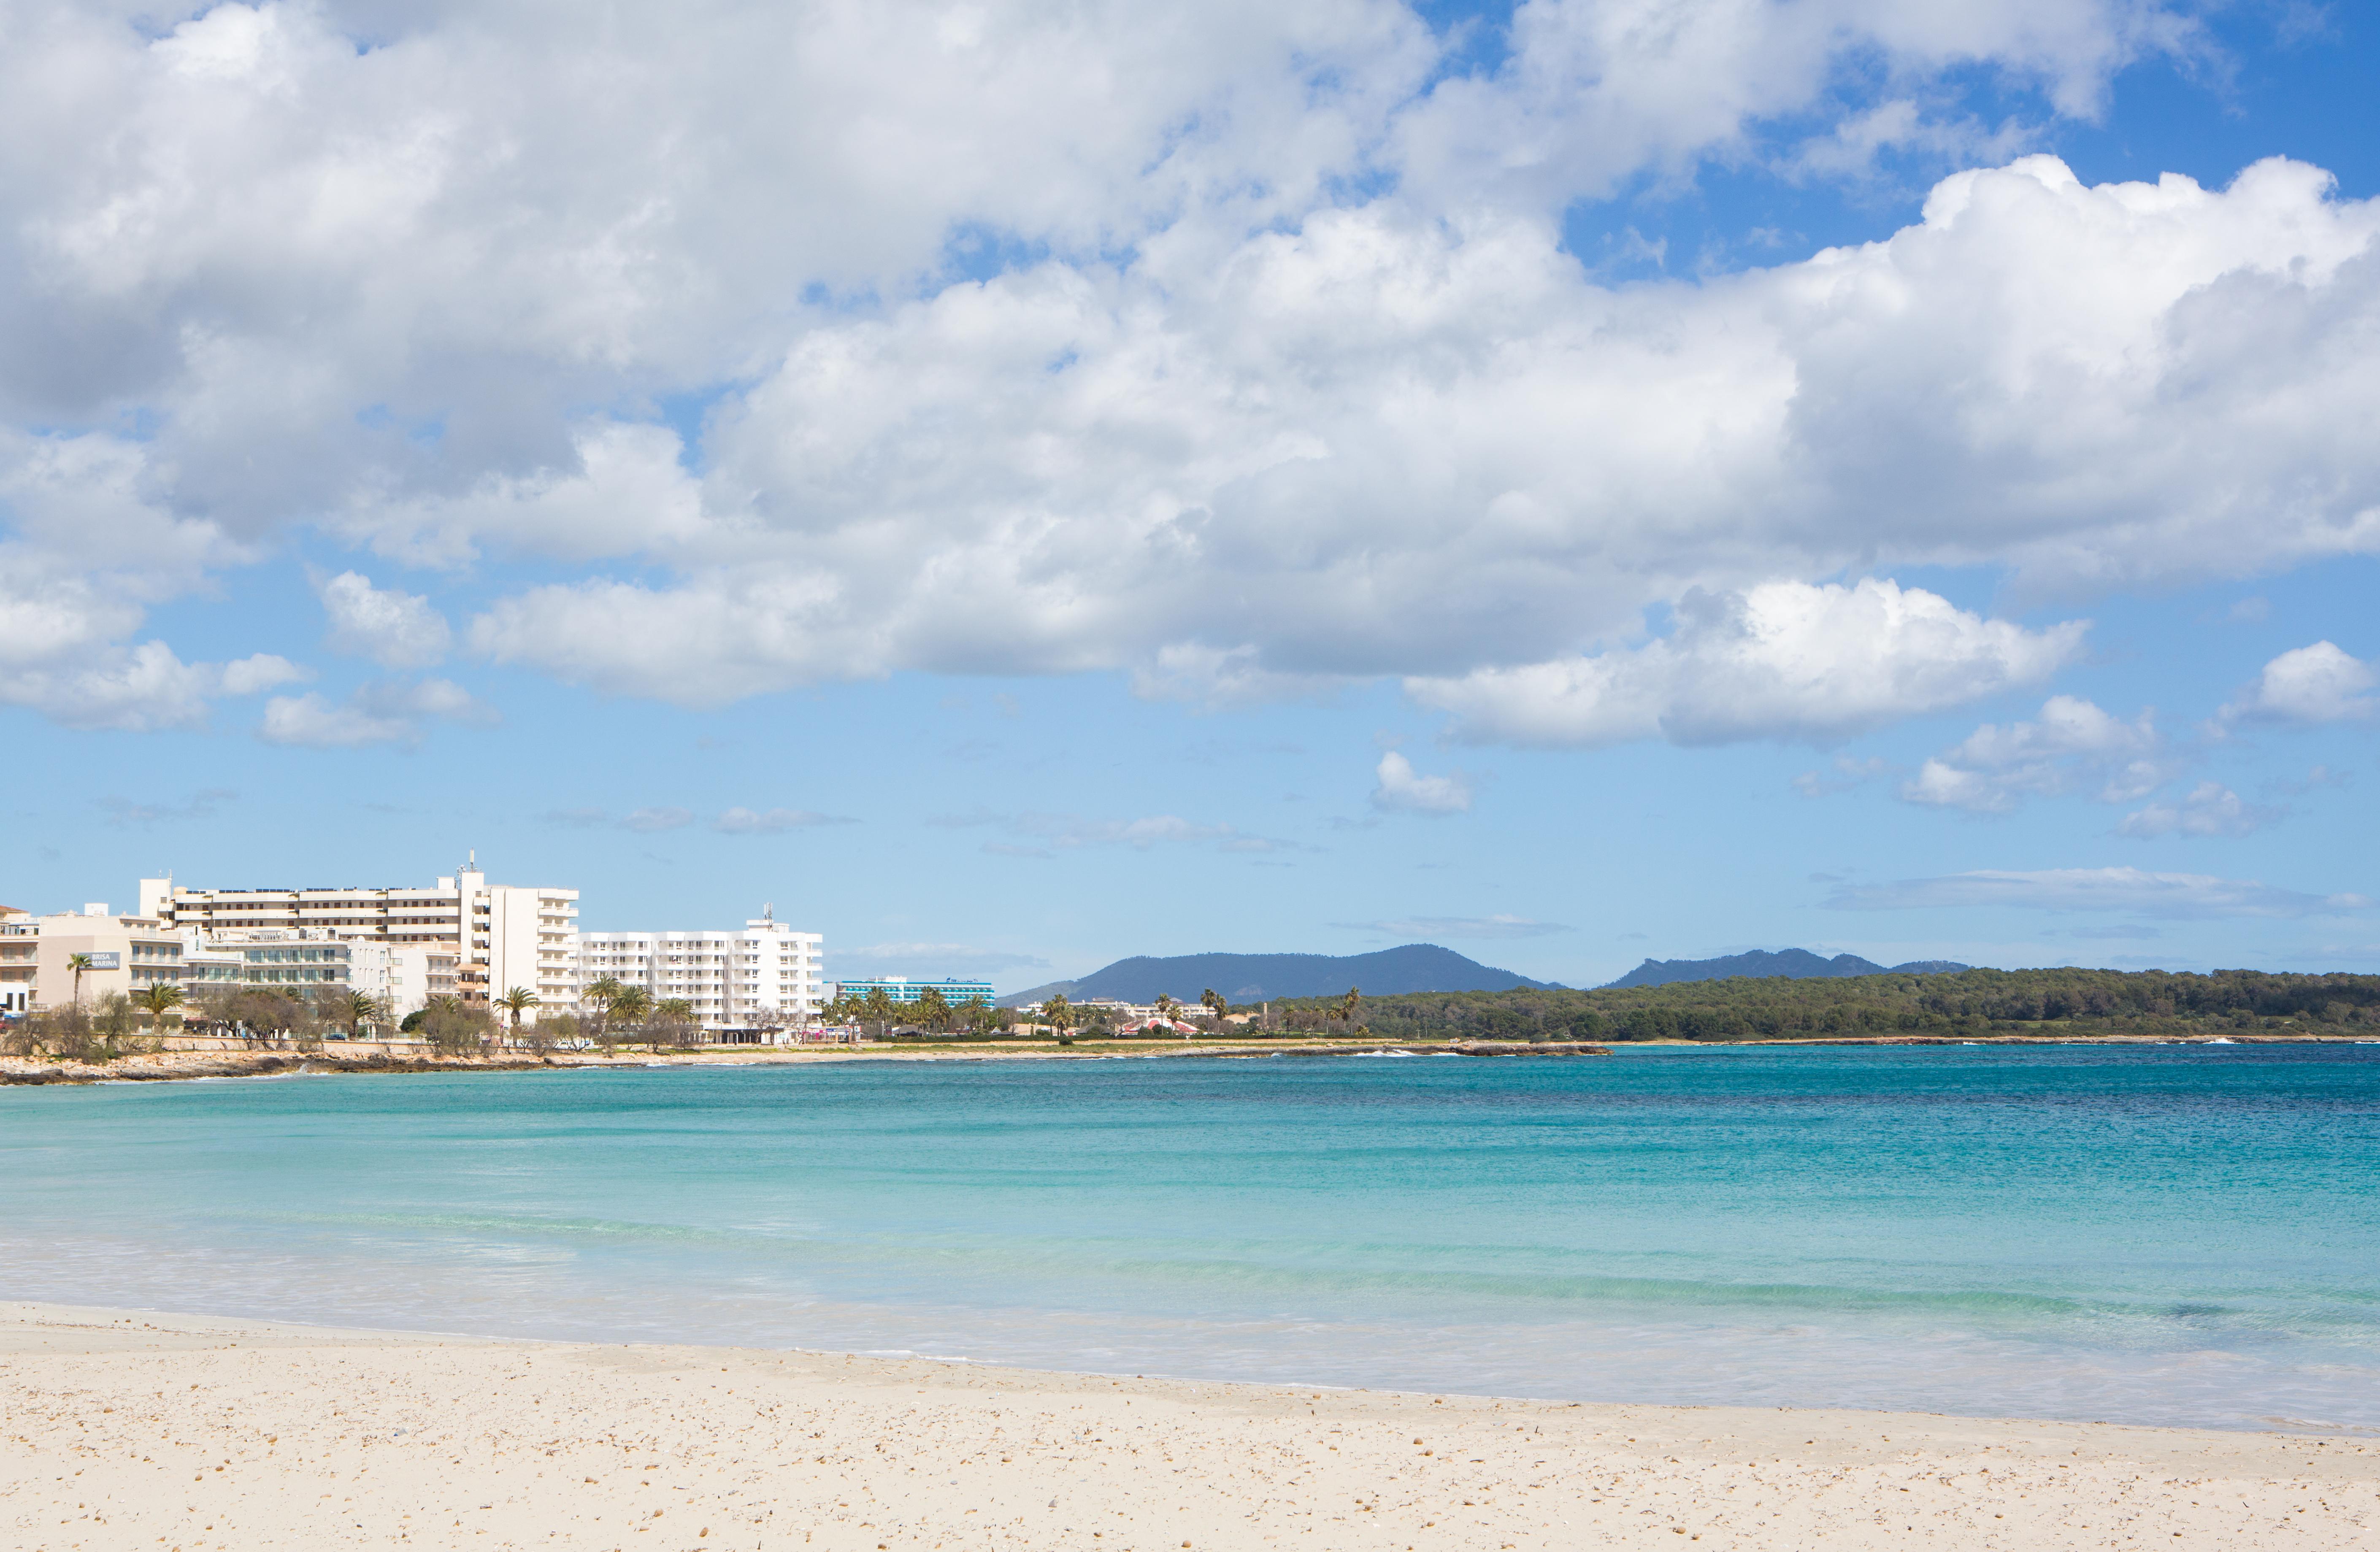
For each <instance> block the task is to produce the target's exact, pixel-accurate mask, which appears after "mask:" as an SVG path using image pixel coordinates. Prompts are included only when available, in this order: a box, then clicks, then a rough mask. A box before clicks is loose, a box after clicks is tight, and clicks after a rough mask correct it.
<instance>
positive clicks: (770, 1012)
mask: <svg viewBox="0 0 2380 1552" xmlns="http://www.w3.org/2000/svg"><path fill="white" fill-rule="evenodd" d="M824 941H825V940H824V939H823V938H821V937H820V935H819V934H818V933H815V932H795V931H794V930H793V929H792V928H789V927H787V926H785V925H784V923H783V922H781V921H778V920H777V919H776V913H775V911H774V910H773V909H770V910H764V911H763V912H762V913H761V915H759V918H758V919H756V920H752V921H747V922H746V923H745V924H744V925H743V927H742V928H739V929H736V930H733V931H729V930H724V929H722V930H719V931H711V932H582V933H580V934H579V935H578V984H579V985H580V986H581V987H582V988H583V987H585V986H587V985H589V983H591V982H594V981H599V980H601V979H603V978H604V977H605V976H610V977H611V978H612V979H613V980H616V981H619V982H620V983H622V984H623V985H625V986H635V987H641V988H644V992H645V995H646V996H648V997H650V998H651V999H652V1000H653V1001H654V1002H655V1003H656V1004H658V1003H662V1002H666V1001H670V1000H685V1001H686V1002H688V1003H691V1004H692V1005H693V1007H694V1014H695V1017H696V1019H697V1020H698V1021H699V1022H700V1024H701V1025H702V1027H703V1029H704V1030H705V1031H706V1032H708V1033H710V1035H712V1036H713V1037H721V1038H730V1039H733V1038H737V1037H745V1036H749V1035H752V1034H753V1032H755V1031H756V1030H757V1029H759V1028H760V1027H762V1026H764V1025H794V1026H796V1027H798V1026H801V1025H807V1024H808V1023H809V1022H810V1021H811V1020H812V1019H814V1018H816V1017H817V1016H818V1008H819V1004H820V1002H821V1001H823V1000H824V998H823V997H822V996H821V995H820V993H821V990H822V988H821V985H820V979H819V976H820V971H819V950H820V944H821V943H823V942H824Z"/></svg>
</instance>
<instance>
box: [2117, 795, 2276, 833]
mask: <svg viewBox="0 0 2380 1552" xmlns="http://www.w3.org/2000/svg"><path fill="white" fill-rule="evenodd" d="M2280 817H2281V810H2280V809H2277V808H2267V807H2265V806H2263V805H2261V804H2254V803H2251V802H2249V801H2248V800H2247V799H2246V798H2243V797H2241V796H2240V794H2238V793H2235V792H2233V791H2232V790H2231V789H2230V788H2229V787H2227V786H2225V785H2224V784H2223V783H2222V782H2199V783H2198V785H2197V786H2195V787H2192V789H2191V790H2190V793H2189V794H2188V795H2187V796H2185V797H2183V798H2181V799H2180V801H2179V802H2174V803H2152V804H2150V805H2149V806H2147V807H2145V808H2142V809H2139V810H2137V811H2135V812H2133V813H2130V814H2127V815H2125V816H2124V822H2123V823H2121V824H2119V825H2118V826H2117V827H2116V831H2117V833H2119V834H2121V835H2130V836H2133V837H2136V838H2138V839H2140V840H2143V841H2150V840H2155V839H2156V838H2157V837H2159V836H2166V835H2231V836H2238V835H2253V834H2254V833H2255V832H2256V831H2259V830H2262V829H2264V828H2265V826H2266V825H2268V824H2271V823H2272V822H2273V821H2274V820H2275V819H2277V818H2280Z"/></svg>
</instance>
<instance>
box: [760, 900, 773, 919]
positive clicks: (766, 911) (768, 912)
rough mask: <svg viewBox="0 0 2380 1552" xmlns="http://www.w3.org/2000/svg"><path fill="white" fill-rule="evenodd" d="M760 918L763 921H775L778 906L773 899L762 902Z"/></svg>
mask: <svg viewBox="0 0 2380 1552" xmlns="http://www.w3.org/2000/svg"><path fill="white" fill-rule="evenodd" d="M760 919H761V920H762V921H775V920H776V919H777V907H776V903H774V902H773V901H763V902H762V903H761V904H760Z"/></svg>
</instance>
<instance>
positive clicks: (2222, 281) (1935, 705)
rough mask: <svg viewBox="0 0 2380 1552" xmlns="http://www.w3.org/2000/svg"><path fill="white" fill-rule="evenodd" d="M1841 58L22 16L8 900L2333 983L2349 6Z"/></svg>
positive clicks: (2368, 934)
mask: <svg viewBox="0 0 2380 1552" xmlns="http://www.w3.org/2000/svg"><path fill="white" fill-rule="evenodd" d="M1904 9H1905V8H1902V7H1889V6H1872V5H1867V4H1864V3H1861V0H1827V3H1813V0H1804V3H1803V4H1800V5H1793V6H1787V5H1764V4H1758V3H1754V0H1744V3H1741V4H1720V3H1718V0H1712V3H1711V4H1708V5H1693V4H1688V5H1681V6H1670V7H1653V6H1647V5H1637V4H1628V3H1622V0H1610V3H1589V0H1578V3H1574V4H1568V5H1559V4H1548V5H1539V6H1524V7H1522V8H1521V9H1520V11H1519V12H1518V13H1517V14H1516V13H1515V12H1514V10H1513V8H1512V7H1510V6H1485V7H1468V6H1445V5H1427V6H1421V7H1420V8H1419V10H1418V11H1417V12H1416V11H1415V10H1412V9H1408V8H1406V7H1403V6H1396V5H1387V4H1373V3H1370V0H1346V3H1344V4H1342V5H1337V6H1321V7H1310V8H1306V9H1305V11H1303V12H1301V13H1300V14H1299V15H1296V16H1290V17H1282V16H1277V15H1274V14H1272V13H1271V12H1270V11H1268V10H1267V9H1265V8H1263V7H1257V6H1248V7H1245V8H1243V7H1236V6H1218V7H1215V8H1214V9H1213V14H1212V15H1211V16H1208V15H1207V14H1205V13H1203V12H1202V13H1201V14H1200V15H1198V16H1196V17H1191V18H1162V19H1152V18H1150V17H1148V16H1147V14H1146V13H1145V10H1144V8H1137V7H1131V6H1115V7H1106V6H1085V7H1078V8H1076V9H1075V10H1074V11H1072V12H1069V13H1068V14H1067V15H1066V16H1065V17H1063V18H1057V19H1053V18H1050V16H1047V15H1044V14H1042V13H1041V12H1040V11H1039V10H1038V8H1033V7H1008V6H997V5H990V6H966V7H952V8H949V9H948V10H934V9H932V8H924V9H920V10H919V11H917V13H916V14H915V15H914V16H912V15H907V14H904V15H902V16H899V17H892V16H888V15H887V14H885V13H882V12H880V11H878V10H875V9H871V8H866V7H849V8H845V7H840V6H828V7H823V8H821V9H820V10H819V11H818V12H816V13H815V14H810V15H806V16H805V17H804V18H798V19H796V18H786V17H784V16H782V15H780V14H778V11H777V9H776V8H773V7H759V6H756V7H749V8H747V7H742V6H735V5H722V6H717V7H713V8H712V10H711V11H710V12H708V13H706V14H705V16H704V18H703V19H702V21H701V22H700V24H699V25H697V26H693V27H686V26H675V27H671V28H666V29H662V30H659V31H652V32H650V33H648V32H647V31H646V29H652V28H660V27H661V26H662V24H661V23H660V22H658V21H657V20H655V19H654V18H650V17H648V16H646V15H645V13H644V12H643V11H641V10H639V9H637V8H623V9H622V10H621V11H620V12H619V13H618V15H617V16H615V17H614V18H612V22H611V24H610V25H608V26H606V27H602V28H596V27H587V26H580V25H577V23H576V21H575V20H574V22H573V23H572V24H571V25H569V26H568V27H567V28H566V29H565V25H564V23H563V22H562V21H560V20H558V19H557V18H556V17H555V16H554V15H553V13H551V12H549V11H548V10H546V9H545V8H543V7H537V6H507V5H501V4H489V5H482V6H452V7H444V6H431V7H419V8H408V9H407V10H405V11H401V12H396V11H388V10H387V9H386V8H384V7H380V6H371V5H339V4H332V5H326V6H317V7H311V8H293V7H281V6H257V7H249V6H215V7H212V8H209V7H193V8H191V9H190V10H188V12H185V13H179V14H176V15H171V16H166V17H163V18H161V17H160V16H159V15H158V14H157V13H154V12H149V11H139V12H136V11H134V10H133V9H132V8H130V7H121V8H119V7H111V6H103V5H91V6H84V7H80V8H75V7H67V8H65V9H63V10H55V11H51V12H46V13H43V15H42V18H40V19H39V21H38V23H37V24H36V23H33V22H28V23H27V24H26V30H24V32H23V34H22V35H23V38H24V42H23V46H21V47H19V48H16V49H13V50H12V51H11V58H10V59H9V60H8V61H6V63H0V76H6V77H7V78H10V79H0V102H7V103H15V104H16V105H15V106H12V107H10V108H9V109H7V110H6V111H7V112H8V114H9V115H11V127H12V130H13V133H12V134H11V135H10V136H8V137H6V139H8V140H9V141H10V142H11V144H12V145H13V147H14V149H12V150H11V151H10V152H7V153H6V160H5V161H0V201H5V203H6V207H7V212H6V213H7V214H8V216H9V218H10V219H9V220H8V222H7V223H6V231H8V232H9V233H11V234H13V235H12V236H9V237H8V238H6V239H5V243H0V252H5V255H6V257H5V263H6V280H5V281H0V342H5V345H6V348H5V349H0V730H5V736H6V744H7V747H8V748H9V750H10V752H11V754H12V755H13V757H14V758H11V759H10V760H8V761H7V764H6V770H7V776H6V782H7V787H6V806H7V811H8V813H9V814H10V816H11V818H12V820H13V825H12V829H13V830H14V831H15V833H16V834H17V836H18V844H17V845H16V846H14V847H12V848H10V852H9V855H8V859H7V861H6V863H5V864H0V902H6V903H9V904H13V905H19V906H25V907H30V908H33V909H43V910H46V909H57V908H65V907H70V906H73V905H76V904H79V903H82V902H85V901H91V900H107V901H110V902H124V903H128V902H129V900H130V898H131V896H132V893H133V880H134V879H137V878H138V877H140V875H142V874H144V873H149V872H152V871H156V870H160V869H168V868H169V869H171V870H173V871H174V872H175V873H176V875H177V876H178V877H180V878H182V879H185V880H188V881H191V882H196V883H205V884H214V885H221V886H226V887H241V886H274V885H284V884H298V885H306V884H337V883H403V882H407V881H411V880H416V879H427V878H429V877H431V876H433V875H435V874H438V873H442V872H446V871H451V870H452V867H453V866H454V865H455V863H456V862H457V861H458V860H459V858H460V857H461V855H463V852H464V851H465V849H466V848H476V850H477V851H478V853H479V855H480V858H481V860H482V862H483V863H485V864H486V865H487V866H488V867H489V868H490V870H491V872H492V875H493V876H494V877H496V878H498V879H504V880H509V881H516V882H535V883H554V884H563V885H568V886H574V887H577V889H579V890H580V891H582V897H583V920H584V924H585V925H587V926H589V927H590V928H639V927H648V928H650V927H687V926H703V925H713V924H718V923H723V922H730V921H735V920H740V919H741V918H742V917H744V916H745V915H751V914H755V913H757V911H758V910H759V906H760V904H761V903H763V902H768V903H773V904H774V906H775V907H776V910H777V914H778V915H780V917H783V918H786V919H791V920H794V921H796V922H798V923H800V924H802V925H803V926H805V927H808V928H815V929H816V930H819V931H821V932H823V933H825V934H826V935H827V943H828V953H829V959H830V969H831V970H835V971H841V972H844V973H861V972H891V973H905V974H912V975H920V976H941V975H946V974H947V975H960V974H969V975H971V974H989V975H990V976H991V977H992V978H993V979H994V981H995V982H996V983H997V984H999V985H1001V986H1002V988H1015V987H1022V986H1026V985H1030V984H1033V983H1036V982H1038V981H1041V980H1046V979H1050V978H1053V977H1056V976H1067V975H1075V974H1079V973H1081V972H1084V971H1087V970H1089V969H1092V968H1095V967H1096V966H1098V965H1099V964H1104V963H1106V962H1108V961H1109V960H1111V959H1114V958H1117V957H1120V956H1123V955H1126V954H1133V953H1160V954H1161V953H1178V952H1201V951H1208V950H1243V951H1250V952H1267V951H1281V950H1305V951H1318V952H1363V951H1366V950H1369V949H1373V948H1378V947H1382V946H1386V945H1388V944H1391V943H1395V942H1401V941H1409V940H1433V941H1439V942H1444V943H1446V944H1448V945H1449V946H1451V947H1454V948H1456V949H1459V950H1461V951H1463V952H1467V953H1470V954H1472V955H1474V956H1475V957H1476V958H1479V959H1482V960H1485V961H1487V962H1488V963H1491V964H1501V965H1505V966H1509V967H1510V968H1512V969H1515V970H1519V971H1522V972H1524V973H1526V974H1529V975H1532V976H1540V977H1546V978H1551V979H1558V980H1561V981H1564V982H1566V983H1570V984H1574V985H1575V984H1591V983H1595V982H1598V981H1602V980H1606V979H1609V978H1610V977H1612V976H1616V975H1619V974H1621V973H1622V972H1624V971H1625V970H1626V969H1627V968H1629V967H1630V966H1631V965H1633V964H1634V963H1635V962H1636V961H1637V960H1639V959H1641V958H1643V957H1645V956H1646V955H1648V954H1650V955H1654V956H1657V957H1664V958H1669V957H1699V956H1703V955H1707V954H1715V953H1722V952H1735V951H1739V950H1742V949H1744V948H1750V947H1769V948H1774V947H1782V946H1787V945H1803V946H1807V947H1811V948H1815V949H1819V950H1821V951H1825V952H1837V951H1842V950H1849V951H1852V952H1860V953H1864V954H1866V955H1868V956H1870V957H1872V958H1877V959H1880V960H1884V961H1886V962H1888V963H1890V962H1894V961H1898V960H1902V959H1910V958H1956V959H1961V960H1966V961H1969V962H1972V963H1978V964H2006V965H2018V964H2061V963H2072V964H2107V965H2116V966H2121V967H2136V966H2146V965H2165V966H2170V967H2176V968H2208V967H2214V966H2228V965H2240V964H2249V965H2261V966H2265V967H2269V968H2274V969H2289V970H2313V969H2347V970H2363V971H2370V970H2375V969H2380V907H2375V906H2374V904H2373V903H2372V900H2371V899H2370V898H2369V897H2374V896H2380V877H2375V868H2374V857H2375V855H2380V849H2376V848H2375V847H2374V844H2373V842H2374V839H2375V837H2374V826H2373V824H2372V821H2371V819H2370V817H2369V816H2370V813H2371V796H2370V794H2371V790H2372V783H2373V782H2374V781H2375V780H2380V774H2375V773H2374V770H2372V760H2371V758H2370V757H2371V751H2372V749H2373V741H2374V728H2375V725H2380V711H2375V692H2374V682H2375V680H2374V666H2373V665H2374V663H2375V661H2380V631H2375V629H2374V625H2373V624H2372V619H2373V611H2372V609H2371V607H2370V603H2369V600H2370V599H2371V598H2372V597H2373V593H2374V583H2375V581H2380V560H2375V553H2380V455H2375V454H2374V450H2373V448H2372V446H2371V445H2370V443H2371V440H2372V439H2371V438H2370V436H2369V427H2370V426H2371V424H2372V423H2373V418H2374V412H2375V411H2380V373H2375V372H2374V370H2373V369H2372V367H2371V365H2370V363H2371V362H2372V361H2374V360H2375V359H2380V352H2375V351H2374V349H2373V348H2372V342H2373V341H2374V340H2380V237H2376V236H2375V234H2380V207H2375V206H2374V204H2372V203H2371V202H2370V201H2372V200H2374V196H2375V194H2380V151H2375V149H2374V143H2373V140H2372V137H2371V136H2370V134H2369V123H2368V120H2369V114H2368V109H2367V107H2366V103H2367V100H2368V98H2369V96H2370V92H2371V87H2372V84H2373V82H2374V79H2375V76H2380V22H2375V21H2374V19H2373V18H2370V17H2369V16H2368V15H2366V14H2365V13H2364V12H2362V11H2361V10H2358V9H2355V8H2351V7H2349V6H2344V5H2333V6H2309V5H2295V4H2269V5H2266V4H2248V3H2240V4H2232V5H2183V4H2171V5H2161V4H2155V3H2152V0H2104V3H2097V4H2094V3H2088V0H2067V3H2061V4H2058V5H2055V6H2053V5H2048V4H2046V3H2044V4H2041V5H2037V6H2036V5H2027V4H1996V5H1983V4H1980V3H1978V4H1974V5H1965V4H1959V3H1955V0H1945V3H1944V4H1943V5H1941V6H1937V7H1932V8H1929V9H1927V10H1926V11H1925V14H1924V15H1923V16H1917V17H1913V16H1910V15H1905V14H1903V12H1904ZM1657 13H1658V16H1659V17H1660V18H1664V19H1665V21H1666V23H1667V25H1666V26H1665V27H1659V28H1656V27H1649V26H1647V25H1645V20H1646V18H1647V17H1648V16H1653V15H1655V14H1657ZM359 43H368V44H369V45H370V46H368V47H364V48H361V49H360V50H359V49H358V44H359ZM67 52H72V53H73V54H74V55H75V56H76V57H77V58H79V59H81V60H83V61H85V62H86V64H87V66H88V68H85V69H83V70H82V71H81V73H80V74H79V75H78V76H76V77H75V78H74V79H75V80H76V82H77V84H76V86H75V87H74V88H73V90H71V91H47V92H42V93H34V92H32V91H30V86H29V85H28V84H27V83H29V82H30V81H32V80H37V79H56V70H55V62H56V61H57V60H58V59H59V58H61V57H63V56H64V55H66V54H67ZM45 61H47V62H48V63H47V64H45V63H44V62H45ZM597 70H601V71H609V72H613V73H614V74H613V76H612V77H611V78H608V79H622V77H623V76H625V77H628V78H635V79H637V88H638V89H637V91H633V92H629V93H627V94H625V96H626V99H627V100H626V102H625V105H624V104H623V103H611V104H609V105H608V106H606V107H604V108H603V109H602V110H601V111H598V110H597V109H596V108H595V107H594V106H591V105H590V104H589V103H587V102H586V101H584V93H583V92H579V91H576V90H575V89H574V88H573V86H572V82H573V81H574V80H578V79H585V75H586V73H587V72H589V71H597ZM44 72H47V73H46V74H45V73H44ZM18 77H22V78H23V80H21V81H18V82H17V85H18V87H20V88H23V89H22V90H12V89H11V80H12V79H15V78H18ZM788 80H791V81H794V82H796V83H799V82H808V83H810V84H811V89H809V90H803V91H788V90H784V89H783V87H784V83H785V82H786V81H788ZM524 82H525V83H526V85H525V86H521V85H519V84H518V83H524ZM100 124H106V125H110V126H113V127H114V129H113V131H112V132H111V133H109V134H97V133H94V132H92V130H91V126H95V125H100ZM2272 158H2286V159H2288V160H2287V162H2286V163H2274V162H2272V161H2270V160H2268V159H2272ZM2165 175H2180V176H2183V177H2186V178H2189V179H2193V180H2195V185H2196V186H2195V187H2192V186H2190V185H2184V184H2180V183H2176V182H2173V181H2170V180H2168V182H2167V183H2166V184H2165V185H2164V186H2163V187H2162V188H2159V187H2158V186H2157V180H2158V179H2159V178H2160V177H2161V176H2165ZM2325 175H2326V176H2325ZM2235 180H2236V181H2235ZM2125 186H2129V187H2125Z"/></svg>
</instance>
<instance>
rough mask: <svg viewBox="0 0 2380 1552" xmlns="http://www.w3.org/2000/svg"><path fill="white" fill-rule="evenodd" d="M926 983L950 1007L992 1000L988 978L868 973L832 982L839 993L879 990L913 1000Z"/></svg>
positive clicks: (894, 997) (851, 994) (861, 993)
mask: <svg viewBox="0 0 2380 1552" xmlns="http://www.w3.org/2000/svg"><path fill="white" fill-rule="evenodd" d="M928 987H931V988H934V989H935V990H936V991H939V992H941V994H942V1000H943V1001H945V1002H947V1003H949V1004H950V1005H951V1006H952V1007H953V1008H955V1007H957V1006H958V1005H959V1004H961V1003H962V1002H974V1001H978V1000H980V1001H984V1002H989V1001H990V1000H991V983H990V981H913V980H911V979H909V978H908V977H907V976H868V978H866V979H864V980H856V981H837V982H836V983H835V984H834V989H835V995H836V996H838V997H865V996H867V995H868V993H869V992H871V991H877V990H881V991H882V992H883V993H884V995H885V996H886V997H889V998H891V999H892V1000H893V1001H895V1002H915V1001H916V1000H917V999H918V998H920V997H923V996H925V995H926V988H928Z"/></svg>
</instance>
